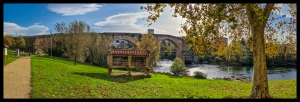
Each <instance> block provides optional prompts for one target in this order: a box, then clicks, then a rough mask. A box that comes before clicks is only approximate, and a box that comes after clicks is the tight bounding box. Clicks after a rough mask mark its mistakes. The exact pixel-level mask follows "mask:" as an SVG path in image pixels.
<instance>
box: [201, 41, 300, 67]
mask: <svg viewBox="0 0 300 102" xmlns="http://www.w3.org/2000/svg"><path fill="white" fill-rule="evenodd" d="M250 39H251V38H250ZM250 39H247V40H244V39H241V40H240V41H232V42H231V44H230V45H228V46H226V45H221V46H219V47H221V48H220V49H219V50H218V51H216V52H211V53H208V54H206V55H205V56H204V57H200V58H199V62H198V63H210V64H221V65H249V66H251V65H253V51H252V48H251V46H248V45H249V44H247V43H251V42H250ZM266 62H267V65H268V66H297V53H296V49H295V47H294V46H290V45H289V44H271V43H266Z"/></svg>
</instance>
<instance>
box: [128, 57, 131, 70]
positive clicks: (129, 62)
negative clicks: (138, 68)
mask: <svg viewBox="0 0 300 102" xmlns="http://www.w3.org/2000/svg"><path fill="white" fill-rule="evenodd" d="M131 62H132V56H128V66H129V67H130V66H131Z"/></svg>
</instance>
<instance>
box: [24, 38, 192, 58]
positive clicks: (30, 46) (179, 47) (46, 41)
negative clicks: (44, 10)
mask: <svg viewBox="0 0 300 102" xmlns="http://www.w3.org/2000/svg"><path fill="white" fill-rule="evenodd" d="M101 34H103V35H106V36H109V37H111V38H112V39H113V41H115V40H125V41H127V42H128V43H130V44H131V45H133V46H134V48H136V42H138V41H140V39H141V33H101ZM53 35H54V36H55V34H53ZM153 35H154V37H155V38H156V39H157V40H159V41H162V40H168V41H170V42H171V43H172V44H173V45H174V46H175V47H176V57H179V58H181V59H182V60H185V61H186V60H189V61H191V60H192V59H193V58H192V57H191V55H187V54H186V52H189V47H188V45H187V44H186V43H185V41H184V39H183V38H181V37H176V36H172V35H166V34H153ZM23 37H24V39H25V41H26V48H27V51H30V52H33V53H34V51H35V50H36V49H35V47H34V43H42V44H43V46H44V47H45V48H50V44H51V36H50V34H45V35H36V36H23ZM52 46H53V47H55V46H56V43H55V41H54V40H53V42H52Z"/></svg>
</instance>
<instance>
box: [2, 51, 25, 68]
mask: <svg viewBox="0 0 300 102" xmlns="http://www.w3.org/2000/svg"><path fill="white" fill-rule="evenodd" d="M3 52H4V50H3ZM7 55H8V58H7V59H5V56H4V54H3V62H4V66H6V65H7V64H9V63H11V62H13V61H15V60H16V59H18V58H20V57H15V50H10V49H7ZM24 55H25V56H28V53H26V52H25V54H24Z"/></svg>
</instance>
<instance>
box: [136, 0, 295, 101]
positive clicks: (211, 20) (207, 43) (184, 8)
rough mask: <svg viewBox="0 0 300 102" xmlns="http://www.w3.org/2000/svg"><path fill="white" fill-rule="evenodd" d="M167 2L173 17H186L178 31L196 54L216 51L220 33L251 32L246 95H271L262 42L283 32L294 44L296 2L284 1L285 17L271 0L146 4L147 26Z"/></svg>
mask: <svg viewBox="0 0 300 102" xmlns="http://www.w3.org/2000/svg"><path fill="white" fill-rule="evenodd" d="M167 5H169V6H170V7H172V8H174V10H173V12H174V15H173V16H174V17H177V16H181V17H182V18H184V19H186V21H185V23H184V24H182V25H181V28H182V29H183V30H182V32H183V31H184V32H185V33H186V34H187V35H186V36H185V37H184V39H185V40H186V42H187V43H188V44H189V46H190V47H191V49H192V50H193V51H194V52H195V53H197V54H199V55H203V54H205V53H206V52H209V51H216V49H218V44H219V43H220V38H222V37H224V36H229V37H230V38H237V39H241V37H242V36H247V37H249V36H251V37H252V38H253V39H252V41H251V43H252V45H251V46H252V47H253V62H254V70H253V77H252V78H253V80H252V91H251V94H250V96H249V98H271V96H270V94H269V88H268V78H267V66H266V57H265V53H266V52H265V51H266V49H265V43H266V42H271V41H274V38H275V37H278V36H275V35H281V36H285V35H287V38H286V39H282V40H285V41H288V42H290V44H291V46H294V45H295V44H296V43H295V41H296V24H297V21H296V20H297V19H296V14H297V11H296V8H297V6H296V4H287V5H288V7H289V10H288V12H289V13H290V17H289V18H290V19H288V18H286V15H282V16H281V15H278V14H279V13H278V12H280V10H281V9H280V8H281V6H275V3H266V4H254V3H252V4H245V3H243V4H233V3H230V4H225V3H218V4H215V3H214V4H213V3H211V4H201V3H197V4H189V3H184V4H183V3H176V4H175V3H174V4H173V3H171V4H161V3H157V4H147V6H145V7H143V6H142V7H141V9H146V10H147V11H148V12H149V14H150V15H149V16H148V19H147V21H149V22H150V24H149V26H150V25H151V24H152V22H153V21H154V22H155V21H156V20H157V19H158V18H159V16H160V14H161V13H162V12H164V8H165V7H166V6H167ZM287 32H288V33H287ZM285 33H286V34H285ZM282 43H284V42H282Z"/></svg>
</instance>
